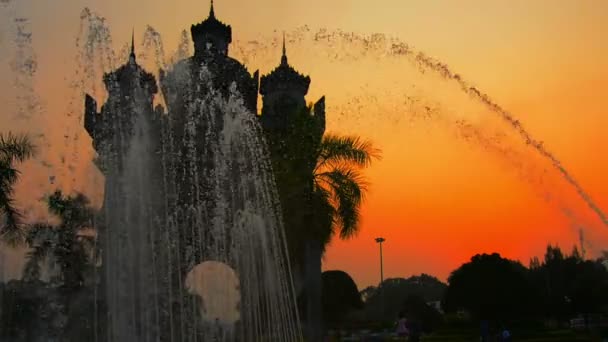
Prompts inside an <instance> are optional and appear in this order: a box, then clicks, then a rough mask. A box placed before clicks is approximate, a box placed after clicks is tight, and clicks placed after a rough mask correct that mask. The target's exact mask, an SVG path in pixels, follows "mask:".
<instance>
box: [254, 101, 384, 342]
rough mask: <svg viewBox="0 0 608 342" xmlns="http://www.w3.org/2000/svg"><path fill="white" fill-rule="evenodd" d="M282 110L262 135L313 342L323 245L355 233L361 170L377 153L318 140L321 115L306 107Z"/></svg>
mask: <svg viewBox="0 0 608 342" xmlns="http://www.w3.org/2000/svg"><path fill="white" fill-rule="evenodd" d="M282 107H283V109H281V110H277V112H282V113H285V115H284V118H283V119H284V120H283V121H284V122H283V121H281V122H282V124H281V125H277V126H276V127H275V126H271V127H267V128H266V129H265V133H266V138H267V140H268V141H269V144H268V147H269V150H270V154H271V157H272V165H273V171H274V176H275V179H276V182H277V185H278V190H279V197H280V201H281V209H282V213H283V220H284V225H285V230H286V236H287V244H288V247H289V254H290V258H291V264H292V265H293V268H292V269H293V270H294V272H293V273H294V275H295V278H296V279H295V283H296V289H297V290H298V291H299V290H301V287H302V286H301V285H302V283H305V285H306V286H305V287H306V292H307V298H306V308H307V314H306V316H307V323H308V334H307V335H308V338H309V339H310V340H315V341H316V340H320V339H321V335H320V334H321V321H322V318H321V313H322V306H321V291H322V281H321V258H322V255H323V252H324V250H325V246H326V245H327V244H328V243H329V241H330V240H331V238H332V237H333V236H334V235H335V234H338V235H339V236H340V237H341V238H349V237H351V236H354V235H355V234H356V233H357V231H358V227H359V210H360V205H361V203H362V200H363V197H364V192H365V190H366V182H365V180H364V179H363V177H362V174H361V170H362V169H363V168H364V167H367V166H369V165H370V163H371V162H372V160H373V159H376V158H379V155H380V152H379V151H378V150H376V149H374V148H373V147H372V145H371V143H369V142H367V141H362V140H361V139H359V138H357V137H339V136H335V135H326V136H323V134H324V130H325V121H324V120H325V119H324V116H323V115H321V116H317V115H314V114H313V112H314V108H312V106H309V107H306V108H303V109H301V110H295V111H293V110H291V109H290V108H291V107H290V106H288V105H285V106H282ZM264 116H265V113H264V112H263V113H262V117H264ZM302 274H303V275H304V278H305V279H304V281H303V282H302V281H301V278H302V277H301V275H302ZM298 278H300V279H298ZM299 299H300V300H299V301H300V302H301V299H302V298H299Z"/></svg>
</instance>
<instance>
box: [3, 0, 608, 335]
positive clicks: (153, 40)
mask: <svg viewBox="0 0 608 342" xmlns="http://www.w3.org/2000/svg"><path fill="white" fill-rule="evenodd" d="M0 2H2V1H0ZM5 2H7V1H5ZM90 15H91V14H90V12H88V11H83V17H81V19H83V18H85V19H86V18H87V16H90ZM89 19H90V18H89ZM15 22H17V24H18V25H17V28H18V32H17V38H18V39H16V43H17V46H18V48H19V49H18V53H17V57H15V60H16V61H21V62H22V63H20V64H14V65H13V69H14V70H13V71H15V72H16V73H17V75H19V76H21V77H20V78H18V79H17V81H16V85H17V88H18V89H17V92H18V93H20V95H23V96H21V97H20V98H19V100H20V101H21V102H20V103H19V106H18V108H17V109H18V110H17V111H16V113H17V114H18V115H20V116H23V117H24V119H28V120H29V119H31V118H28V117H27V116H31V114H32V113H33V112H36V113H37V112H40V111H41V104H40V103H39V100H38V99H37V98H36V97H35V96H34V95H35V93H34V90H33V87H32V85H31V84H32V79H33V76H34V74H35V71H36V64H35V63H31V62H32V61H34V62H35V59H34V58H33V57H35V56H33V49H31V46H30V45H29V44H31V34H30V33H28V32H26V31H24V30H23V29H22V28H20V27H21V26H19V25H23V22H22V21H18V19H15ZM104 25H105V23H104V22H103V20H98V21H95V22H94V23H93V25H92V26H91V32H89V34H90V36H88V37H85V39H84V41H83V40H80V41H79V43H81V44H82V45H79V46H78V48H82V50H83V51H84V53H83V55H82V56H80V57H82V58H83V60H84V63H82V64H79V67H82V68H83V69H85V72H84V76H82V75H81V76H80V77H84V78H83V79H81V80H80V82H78V81H76V82H74V84H72V87H73V89H74V90H76V91H77V93H79V92H82V91H84V89H91V88H93V90H95V87H94V86H92V85H91V83H90V82H91V81H92V79H93V78H96V77H97V76H99V74H98V72H99V71H100V70H95V69H96V67H98V65H92V64H94V63H93V62H92V61H93V60H95V63H100V64H101V68H99V69H101V71H109V70H112V72H108V73H107V74H105V75H104V85H105V87H106V89H107V92H108V97H107V99H106V100H105V101H104V102H105V103H104V105H103V106H102V108H101V112H100V113H98V108H97V107H98V106H97V102H96V101H95V100H94V98H93V97H92V96H88V95H87V96H86V97H85V122H84V126H85V128H86V130H87V131H88V133H89V135H90V136H91V138H92V140H93V146H94V148H95V150H96V152H97V154H98V158H97V159H96V165H97V166H98V168H99V169H100V170H101V171H102V172H103V173H104V175H105V177H106V183H105V193H104V205H103V215H102V217H101V219H100V221H99V225H98V230H99V240H98V241H99V244H100V245H101V247H102V248H101V250H102V258H103V263H102V268H101V269H100V271H101V274H99V276H100V277H99V278H100V279H101V283H100V285H99V286H98V287H97V289H96V296H97V301H96V304H97V306H98V307H97V308H96V310H95V314H96V324H97V327H96V329H95V331H96V335H97V338H96V340H97V341H117V342H122V341H127V340H136V341H208V340H212V339H214V338H215V339H218V340H226V341H232V340H239V341H241V340H242V341H249V340H280V341H293V340H298V339H300V335H301V333H300V328H299V319H298V317H297V313H296V310H295V303H294V298H293V296H294V291H293V289H292V285H291V280H290V279H291V278H290V276H291V275H290V271H289V264H288V263H287V262H286V260H287V249H286V248H285V237H284V236H283V234H284V232H283V229H282V225H281V221H282V218H281V217H280V216H281V215H280V213H279V212H277V210H276V208H278V207H279V206H278V203H277V194H276V191H275V184H274V180H273V177H272V175H271V172H270V164H269V162H268V154H269V153H268V151H266V147H265V146H266V142H265V139H264V137H263V136H262V131H263V130H268V129H274V128H275V125H278V126H281V124H284V123H281V122H279V121H276V120H272V118H271V117H270V116H271V115H272V114H271V113H272V106H268V107H267V109H268V111H266V113H268V116H264V115H262V116H261V117H259V118H258V117H256V114H255V113H256V112H257V97H258V92H259V93H261V94H262V95H263V96H264V99H265V100H266V99H267V100H268V102H269V103H270V102H272V101H273V100H275V99H277V98H281V97H285V98H287V100H289V101H287V102H289V103H291V104H293V105H295V106H300V107H301V106H302V105H303V104H305V102H303V98H304V95H306V93H307V91H308V82H310V80H309V79H308V80H307V78H306V77H303V76H301V75H299V74H297V73H296V72H295V71H294V70H293V69H292V68H291V67H290V66H289V65H288V64H287V58H286V55H285V53H284V62H283V61H282V62H281V65H280V66H279V67H278V68H277V74H275V76H276V75H278V76H277V77H267V78H264V77H263V78H262V84H264V83H266V85H267V86H266V87H265V86H264V85H262V86H261V88H264V89H258V74H257V72H256V73H254V74H253V75H251V74H249V72H248V71H247V70H246V69H245V67H244V66H243V65H241V63H239V62H238V61H236V60H234V59H232V58H229V57H228V56H227V52H228V47H229V45H230V43H231V42H232V35H231V34H232V32H231V28H230V27H229V26H227V25H225V24H223V23H221V22H219V20H217V18H216V17H215V13H214V11H213V7H212V8H211V11H210V14H209V18H208V19H207V20H205V21H203V22H202V23H200V24H198V25H194V26H193V27H192V30H191V33H192V38H193V40H194V50H195V51H194V56H192V57H189V56H188V52H187V51H188V49H187V46H186V45H185V43H184V41H183V39H182V44H180V51H178V54H176V56H177V57H176V58H173V59H172V60H171V62H170V63H167V62H166V60H165V59H164V56H163V54H164V51H163V49H162V45H160V44H161V43H162V41H161V39H160V36H159V35H158V34H157V33H156V32H155V31H154V30H152V29H148V30H147V31H146V38H145V39H146V40H147V41H148V40H149V42H150V44H151V45H155V46H154V47H155V48H156V51H155V54H156V55H155V56H154V57H156V58H155V59H154V60H155V63H156V66H157V68H159V69H162V70H161V71H160V72H159V77H155V76H153V75H152V74H150V73H149V72H148V71H146V70H144V68H143V67H142V66H141V62H140V61H139V60H138V58H137V56H136V53H135V52H136V51H135V49H134V43H133V42H132V44H131V50H130V53H129V52H127V54H128V55H129V56H128V59H127V58H125V59H126V60H127V62H126V64H124V65H122V66H121V67H119V68H114V62H113V61H114V59H113V55H112V53H111V52H109V51H110V50H111V48H109V47H110V45H111V44H110V43H111V42H110V41H109V33H108V30H107V27H106V26H104ZM81 29H82V27H81ZM307 30H308V29H306V30H305V29H299V30H296V31H295V32H292V33H290V35H289V36H291V37H292V39H295V40H296V41H297V40H298V39H301V40H302V39H309V40H310V41H314V42H315V44H319V46H321V47H322V48H324V49H325V50H324V52H325V53H327V56H325V55H323V56H322V57H321V58H326V57H327V58H337V59H340V58H341V59H345V60H348V59H352V60H356V59H357V58H359V55H358V54H360V55H368V54H369V55H374V54H375V55H377V56H376V57H378V56H380V57H382V58H388V59H392V60H394V59H403V60H406V61H407V62H408V63H411V64H412V65H414V66H416V67H417V68H419V69H420V71H422V72H429V71H430V72H433V73H434V74H436V75H439V76H440V77H441V78H444V79H446V80H449V81H451V82H452V83H454V84H455V85H456V87H458V89H460V90H462V91H464V93H465V94H467V95H468V96H471V97H472V98H473V99H474V100H476V101H479V102H481V103H482V104H483V105H484V106H486V107H487V108H488V109H489V111H491V112H493V113H495V114H497V115H496V117H497V118H498V119H500V120H504V122H506V123H507V125H508V127H509V129H513V131H514V132H515V134H516V135H519V136H520V137H521V138H523V141H524V143H525V144H526V145H527V146H528V147H531V148H532V149H533V150H534V152H535V153H536V152H538V154H539V155H540V157H541V158H543V159H544V160H546V161H548V162H549V164H551V166H553V167H554V168H555V170H557V173H558V174H559V176H560V177H563V180H565V182H566V183H567V184H568V185H569V186H572V187H573V188H574V190H575V191H576V193H577V194H578V195H579V196H580V197H581V198H582V199H583V202H584V203H585V204H586V205H587V206H588V207H589V208H590V209H591V210H592V211H593V213H594V214H596V216H597V218H599V219H600V221H601V222H602V223H603V224H604V225H606V217H605V215H604V213H603V212H602V211H601V210H600V208H599V207H598V206H597V205H596V204H595V202H594V201H593V200H592V199H591V198H590V196H589V195H588V194H587V193H586V192H585V191H584V190H583V189H582V188H581V186H580V185H579V183H578V182H577V181H576V180H575V179H574V178H573V177H572V176H571V174H570V173H569V172H568V171H567V170H566V169H565V168H564V167H563V166H562V165H561V163H560V161H559V160H557V158H556V157H555V156H554V155H553V154H551V153H550V152H549V151H548V150H547V149H546V148H545V147H544V146H543V145H542V144H541V143H540V142H538V141H536V140H534V139H533V138H532V137H531V136H530V134H529V133H528V132H527V131H526V130H524V129H523V128H522V125H521V124H520V122H519V121H517V120H516V119H515V118H514V117H513V116H512V115H511V114H509V113H508V112H507V111H505V110H504V109H503V108H501V107H500V106H499V105H498V104H496V103H495V102H493V101H492V100H491V99H490V98H489V96H487V95H485V94H483V93H482V92H481V91H479V90H478V89H477V88H475V87H474V86H472V85H470V84H469V83H468V82H467V81H465V80H464V79H463V78H462V77H461V76H459V75H458V74H456V73H454V72H453V71H451V70H450V69H449V68H448V67H447V65H445V64H443V63H441V62H439V61H436V60H434V59H432V58H429V57H428V56H426V55H424V54H423V53H421V52H417V51H415V50H413V49H412V48H411V47H410V46H408V45H407V44H404V43H402V42H400V41H390V40H387V39H385V37H383V36H378V35H374V36H372V37H371V38H369V37H362V36H358V35H354V34H349V33H344V32H340V31H338V32H328V31H327V30H321V31H319V32H312V35H313V36H314V37H313V38H303V37H306V34H309V33H310V32H309V31H307ZM304 31H305V32H304ZM81 34H82V32H81ZM293 37H295V38H293ZM87 39H88V40H92V41H94V43H95V44H90V45H87V44H88V43H90V41H88V40H87ZM235 43H236V45H237V47H238V48H243V47H245V49H244V50H237V49H235V50H237V52H236V54H237V55H239V54H240V55H242V56H240V57H242V59H243V60H245V59H255V58H256V54H255V52H256V51H261V50H262V49H264V48H266V49H269V50H270V49H274V48H275V47H274V46H266V47H264V46H263V45H261V44H259V42H256V44H255V46H254V49H256V50H255V51H253V52H251V51H247V48H249V47H250V46H247V43H241V42H235ZM96 44H97V45H96ZM234 45H235V44H233V45H232V46H234ZM340 45H343V46H346V47H347V49H345V50H347V51H345V52H343V53H342V52H338V53H336V52H335V46H340ZM359 45H361V46H364V48H363V49H364V50H363V51H362V52H358V51H357V50H355V49H354V47H355V48H356V47H358V46H359ZM252 46H253V45H252ZM273 51H275V50H273ZM249 52H251V54H249ZM260 55H262V54H261V53H260ZM24 56H25V57H24ZM125 59H123V60H121V64H122V63H123V62H124V61H125ZM80 62H83V61H80ZM273 62H274V61H273ZM340 62H342V61H341V60H340ZM167 65H169V66H167ZM285 75H288V76H289V77H293V80H295V81H296V84H295V85H296V86H295V87H293V88H284V87H283V88H281V87H277V86H276V85H277V84H278V83H281V82H285V81H286V79H285V78H284V77H283V76H285ZM87 77H88V78H89V79H87ZM289 77H288V78H287V80H288V81H289ZM97 78H99V77H97ZM264 79H266V80H267V81H266V82H264ZM285 83H286V84H288V85H289V84H291V83H290V82H285ZM292 85H293V84H292ZM282 86H284V85H282ZM97 90H99V89H97ZM267 90H268V91H267ZM93 92H94V91H93ZM399 95H401V94H399ZM97 96H98V97H99V94H97ZM159 98H160V101H159ZM294 99H295V100H294ZM359 100H360V99H359ZM80 101H81V99H80V97H78V103H79V104H78V105H74V108H78V110H79V108H80ZM279 102H280V101H279ZM155 103H162V105H163V106H156V107H155V106H154V104H155ZM335 103H337V101H335ZM264 104H265V105H267V103H266V102H265V103H264ZM71 105H73V104H71ZM347 105H349V106H350V105H351V103H348V104H347ZM323 107H324V102H323V101H322V100H321V101H319V102H318V103H317V104H316V105H315V110H314V112H315V113H316V114H315V117H314V120H316V124H317V125H318V128H320V131H321V134H322V132H323V131H324V129H325V121H324V108H323ZM351 107H352V106H351ZM335 109H338V108H335ZM427 109H428V107H427ZM403 110H404V109H403V108H401V110H400V111H399V114H400V115H402V111H403ZM263 112H265V111H264V110H263ZM336 112H338V110H336ZM429 113H430V114H429ZM25 114H27V115H25ZM426 114H429V115H432V116H433V119H436V118H437V113H435V112H433V111H432V110H428V111H427V112H426ZM68 115H73V116H74V117H76V116H79V113H76V110H69V111H68ZM351 118H352V115H351V116H350V117H349V118H348V120H351ZM258 119H260V120H258ZM467 120H468V119H463V120H459V121H456V123H457V125H458V129H459V130H460V131H461V132H464V135H469V136H470V135H473V136H474V137H473V139H472V140H471V141H472V143H473V144H476V145H483V146H486V147H487V146H489V147H490V149H492V148H495V150H492V153H496V154H501V153H502V154H506V152H505V151H503V150H501V149H500V148H501V147H503V146H501V144H500V143H496V145H492V144H495V141H494V140H493V139H492V138H493V137H492V136H488V133H487V132H485V131H483V130H482V129H479V128H478V127H476V126H474V125H471V124H470V122H469V121H467ZM80 128H81V127H80V126H79V127H78V128H77V129H76V128H73V127H72V132H69V133H68V134H66V135H65V136H66V146H69V147H68V148H69V149H70V151H69V152H68V153H69V155H68V156H67V157H65V156H64V157H65V159H67V160H69V161H71V162H72V163H75V157H74V158H70V156H76V157H77V155H76V152H74V153H73V154H72V153H71V150H73V151H76V150H78V146H76V143H75V141H76V140H77V138H78V133H77V132H78V129H80ZM367 129H368V130H369V128H367ZM68 136H69V139H68ZM465 139H466V137H465ZM270 145H272V144H270ZM503 145H504V144H503ZM507 152H508V151H507ZM64 157H62V159H63V158H64ZM506 158H509V159H518V158H519V159H522V160H523V159H524V158H526V156H523V157H522V156H521V155H514V156H507V157H506ZM526 161H527V160H524V162H526ZM70 168H71V165H69V166H68V167H67V169H70ZM66 177H70V178H71V175H69V176H63V178H66ZM209 274H211V276H210V275H209ZM218 283H219V284H226V285H225V287H221V286H220V285H218Z"/></svg>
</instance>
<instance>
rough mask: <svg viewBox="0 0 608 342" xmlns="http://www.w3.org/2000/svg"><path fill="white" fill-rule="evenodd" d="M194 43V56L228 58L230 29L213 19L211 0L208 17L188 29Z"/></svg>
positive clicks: (230, 41) (230, 38) (213, 11)
mask: <svg viewBox="0 0 608 342" xmlns="http://www.w3.org/2000/svg"><path fill="white" fill-rule="evenodd" d="M190 32H191V33H192V40H193V41H194V55H195V56H203V55H207V56H209V55H221V56H228V46H229V45H230V43H232V27H231V26H230V25H226V24H224V23H222V22H221V21H219V20H218V19H217V18H216V17H215V9H214V8H213V0H211V7H210V8H209V17H208V18H207V19H206V20H204V21H203V22H201V23H199V24H196V25H192V27H191V28H190Z"/></svg>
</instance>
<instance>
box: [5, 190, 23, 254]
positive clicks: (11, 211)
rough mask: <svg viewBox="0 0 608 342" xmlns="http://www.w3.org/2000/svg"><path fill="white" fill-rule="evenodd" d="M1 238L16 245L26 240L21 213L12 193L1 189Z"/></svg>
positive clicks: (11, 244) (12, 245)
mask: <svg viewBox="0 0 608 342" xmlns="http://www.w3.org/2000/svg"><path fill="white" fill-rule="evenodd" d="M0 219H1V221H0V238H1V239H2V241H4V242H5V243H6V244H7V245H9V246H11V247H16V246H19V245H21V244H22V243H23V242H24V237H25V236H24V232H23V229H22V227H21V219H22V215H21V213H20V212H19V211H18V210H17V209H16V207H15V200H14V199H13V198H12V196H11V194H10V193H7V192H5V191H0Z"/></svg>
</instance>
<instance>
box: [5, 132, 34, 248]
mask: <svg viewBox="0 0 608 342" xmlns="http://www.w3.org/2000/svg"><path fill="white" fill-rule="evenodd" d="M34 153H35V147H34V145H33V144H32V142H31V141H30V139H29V138H28V137H27V136H26V135H14V134H12V133H10V132H9V133H8V134H6V135H4V134H0V237H1V238H2V240H3V241H4V242H6V243H8V244H9V245H11V246H15V245H18V244H20V243H22V242H23V230H22V223H21V213H20V212H19V210H17V208H16V207H15V199H14V197H13V188H14V186H15V184H16V183H17V181H18V180H19V175H20V172H19V170H17V168H16V167H15V164H16V163H20V162H24V161H25V160H27V159H28V158H30V157H32V156H33V155H34Z"/></svg>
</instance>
